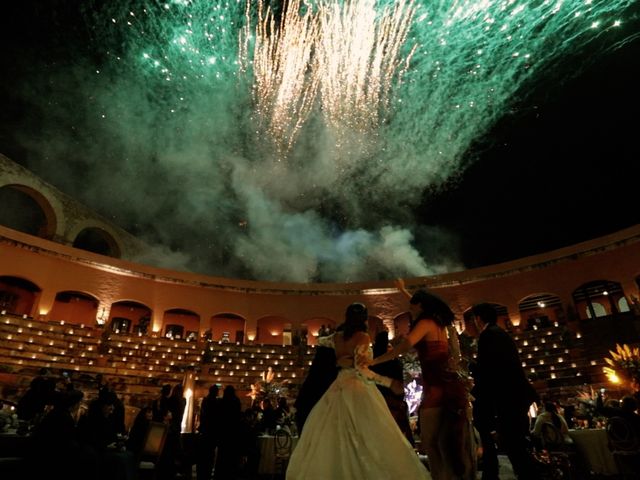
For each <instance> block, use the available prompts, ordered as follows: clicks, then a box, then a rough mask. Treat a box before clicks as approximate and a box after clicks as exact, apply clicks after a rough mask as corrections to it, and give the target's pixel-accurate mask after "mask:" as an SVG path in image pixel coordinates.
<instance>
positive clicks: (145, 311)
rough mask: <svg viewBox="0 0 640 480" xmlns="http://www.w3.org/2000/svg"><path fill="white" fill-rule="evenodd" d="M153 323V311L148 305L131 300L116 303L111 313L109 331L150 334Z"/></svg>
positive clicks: (112, 306)
mask: <svg viewBox="0 0 640 480" xmlns="http://www.w3.org/2000/svg"><path fill="white" fill-rule="evenodd" d="M150 323H151V309H150V308H149V307H147V306H146V305H144V304H142V303H138V302H133V301H129V300H123V301H121V302H115V303H114V304H113V305H111V311H110V312H109V321H108V325H109V327H108V328H109V329H110V330H111V331H112V332H114V333H138V334H141V335H144V334H146V333H148V328H149V324H150Z"/></svg>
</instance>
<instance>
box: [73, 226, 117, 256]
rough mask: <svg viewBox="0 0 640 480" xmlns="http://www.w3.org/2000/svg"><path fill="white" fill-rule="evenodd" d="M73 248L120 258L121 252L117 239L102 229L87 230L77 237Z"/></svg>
mask: <svg viewBox="0 0 640 480" xmlns="http://www.w3.org/2000/svg"><path fill="white" fill-rule="evenodd" d="M73 246H74V247H75V248H79V249H80V250H86V251H88V252H93V253H97V254H99V255H106V256H108V257H113V258H120V255H121V252H120V248H119V247H118V243H117V242H116V241H115V239H114V238H113V237H112V236H111V235H110V234H109V233H107V232H105V231H104V230H102V229H101V228H96V227H90V228H85V229H84V230H82V231H81V232H80V233H78V235H77V236H76V238H75V240H74V241H73Z"/></svg>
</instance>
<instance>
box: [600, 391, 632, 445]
mask: <svg viewBox="0 0 640 480" xmlns="http://www.w3.org/2000/svg"><path fill="white" fill-rule="evenodd" d="M637 410H638V404H637V403H636V399H635V398H633V397H632V396H631V395H627V396H625V397H623V398H622V400H621V401H620V406H618V407H616V406H609V405H607V406H604V407H602V408H600V409H599V413H601V414H602V415H604V416H605V417H609V418H611V417H621V418H624V419H625V421H626V422H627V424H628V425H629V426H630V427H631V428H632V430H633V431H634V433H635V434H636V437H637V438H638V439H640V415H638V414H637V413H636V411H637Z"/></svg>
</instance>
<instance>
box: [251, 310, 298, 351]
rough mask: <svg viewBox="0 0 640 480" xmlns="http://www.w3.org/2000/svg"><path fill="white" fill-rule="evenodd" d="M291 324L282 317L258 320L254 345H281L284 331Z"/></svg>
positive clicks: (272, 316)
mask: <svg viewBox="0 0 640 480" xmlns="http://www.w3.org/2000/svg"><path fill="white" fill-rule="evenodd" d="M290 324H291V322H290V321H289V320H287V319H286V318H284V317H280V316H276V315H268V316H266V317H262V318H260V319H258V321H257V323H256V325H257V329H256V330H257V332H256V339H255V341H256V343H263V344H265V345H282V344H283V340H284V330H285V327H286V326H287V325H290Z"/></svg>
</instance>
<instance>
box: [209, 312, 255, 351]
mask: <svg viewBox="0 0 640 480" xmlns="http://www.w3.org/2000/svg"><path fill="white" fill-rule="evenodd" d="M246 325H247V320H246V319H245V318H244V317H242V316H241V315H237V314H235V313H228V312H223V313H216V314H215V315H212V316H211V318H210V319H209V329H210V330H211V340H213V341H214V342H222V341H230V342H234V341H235V342H237V343H244V337H245V329H246Z"/></svg>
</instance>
